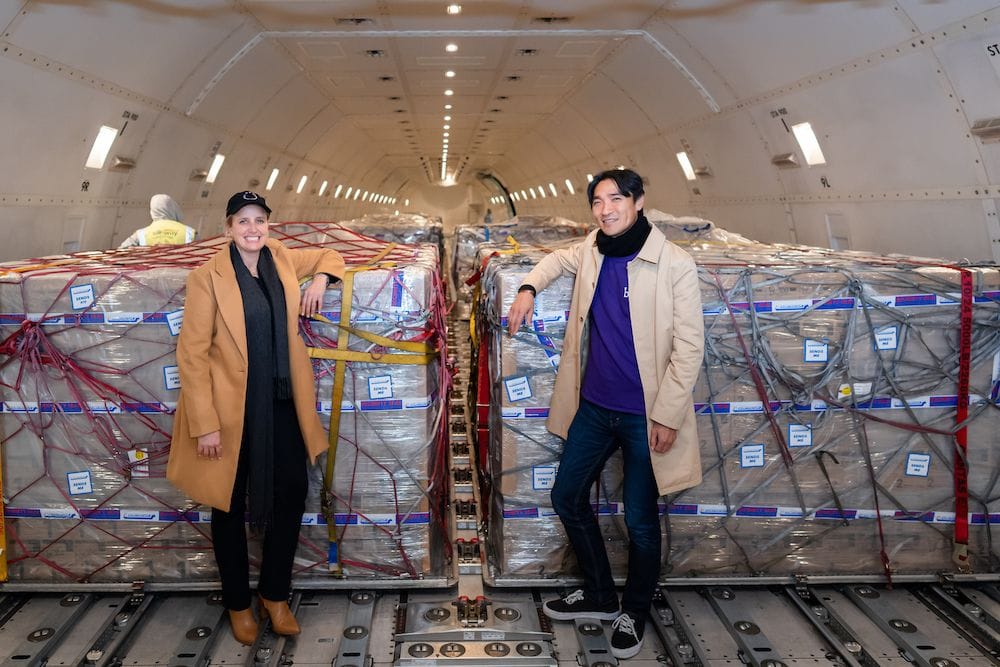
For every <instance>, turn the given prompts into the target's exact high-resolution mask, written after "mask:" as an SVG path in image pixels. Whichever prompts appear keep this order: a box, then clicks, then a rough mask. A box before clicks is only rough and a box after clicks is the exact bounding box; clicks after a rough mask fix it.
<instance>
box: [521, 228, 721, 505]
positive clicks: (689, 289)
mask: <svg viewBox="0 0 1000 667" xmlns="http://www.w3.org/2000/svg"><path fill="white" fill-rule="evenodd" d="M596 238H597V231H596V230H595V231H593V232H591V233H590V234H589V235H588V236H587V238H586V239H584V240H583V241H582V242H580V243H578V244H576V245H574V246H572V247H571V248H565V249H559V250H556V251H554V252H552V253H551V254H550V255H547V256H546V257H545V258H543V259H542V260H541V261H540V262H539V263H538V265H537V266H535V268H534V269H533V270H532V271H531V273H529V274H528V276H527V277H526V278H525V279H524V283H526V284H528V285H531V286H533V287H534V288H535V289H536V290H538V291H541V290H543V289H544V288H545V287H546V286H547V285H549V284H550V283H551V282H552V281H553V280H555V279H556V278H558V277H559V276H560V275H562V274H563V273H569V274H573V275H575V276H576V283H575V285H574V287H573V298H572V301H571V304H570V311H569V322H568V323H567V325H566V339H565V342H564V344H563V350H562V357H561V360H560V362H559V372H558V374H557V375H556V383H555V388H554V389H553V391H552V402H551V404H550V406H549V420H548V429H549V431H551V432H552V433H555V434H556V435H558V436H560V437H561V438H563V439H565V438H566V434H567V432H568V431H569V426H570V423H571V422H572V421H573V417H574V416H575V415H576V411H577V408H578V407H579V405H580V385H581V381H582V379H583V372H582V366H583V363H584V355H585V351H586V337H587V322H588V319H589V318H588V314H589V313H590V305H591V302H592V301H593V299H594V290H595V289H596V287H597V278H598V276H599V275H600V272H601V263H602V262H603V261H604V256H603V255H602V254H601V253H600V252H598V250H597V244H596ZM628 286H629V309H630V312H631V316H632V337H633V339H634V341H635V356H636V360H637V361H638V362H639V375H640V379H641V381H642V391H643V395H644V397H645V400H646V420H647V431H648V430H649V429H651V428H652V424H651V423H650V421H655V422H657V423H659V424H663V425H664V426H667V427H670V428H672V429H675V430H676V431H677V439H676V440H675V441H674V445H673V447H671V448H670V450H669V451H668V452H666V453H663V454H658V453H656V452H653V451H650V455H651V457H652V463H653V472H654V474H655V476H656V484H657V487H658V488H659V491H660V494H661V495H666V494H668V493H675V492H677V491H681V490H683V489H687V488H690V487H692V486H696V485H697V484H699V483H700V482H701V457H700V453H699V446H698V431H697V426H696V421H695V415H694V402H693V399H692V390H693V389H694V385H695V382H696V381H697V379H698V374H699V372H700V370H701V362H702V355H703V354H704V349H705V333H704V321H703V320H702V312H701V295H700V292H699V287H698V271H697V268H696V267H695V263H694V260H693V259H691V256H690V255H688V254H687V253H686V252H684V251H683V250H681V249H680V248H679V247H677V246H676V245H674V244H673V243H671V242H670V241H668V240H667V239H666V237H664V236H663V233H662V232H660V231H659V230H658V229H656V228H655V227H654V228H653V229H652V231H650V233H649V237H648V238H647V239H646V242H645V243H644V244H643V246H642V248H641V249H640V250H639V253H638V255H636V258H635V259H634V260H632V261H631V262H629V265H628Z"/></svg>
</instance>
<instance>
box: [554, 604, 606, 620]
mask: <svg viewBox="0 0 1000 667" xmlns="http://www.w3.org/2000/svg"><path fill="white" fill-rule="evenodd" d="M542 612H543V613H544V614H545V615H546V616H548V617H549V618H551V619H552V620H553V621H575V620H576V619H578V618H592V619H594V620H597V621H613V620H615V619H616V618H618V617H619V616H620V615H621V612H620V611H594V612H566V611H554V610H552V609H549V606H548V604H543V605H542Z"/></svg>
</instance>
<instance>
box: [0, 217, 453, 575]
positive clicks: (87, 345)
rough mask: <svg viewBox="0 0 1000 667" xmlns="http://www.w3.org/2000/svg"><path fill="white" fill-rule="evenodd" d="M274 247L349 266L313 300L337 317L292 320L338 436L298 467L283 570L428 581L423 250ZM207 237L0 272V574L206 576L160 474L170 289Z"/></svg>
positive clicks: (437, 445)
mask: <svg viewBox="0 0 1000 667" xmlns="http://www.w3.org/2000/svg"><path fill="white" fill-rule="evenodd" d="M272 236H273V237H275V238H277V239H279V240H281V241H283V242H284V243H285V244H286V245H288V246H290V247H296V246H304V245H315V246H323V247H330V248H334V249H337V250H338V251H340V252H341V253H342V254H343V255H344V256H345V258H346V260H347V263H348V268H349V270H350V271H349V274H348V277H347V279H345V281H344V283H343V284H337V285H335V286H332V287H331V288H330V289H329V290H328V291H327V293H326V297H325V301H324V305H323V311H324V315H325V317H326V318H327V320H328V321H329V322H333V323H337V324H340V325H343V326H337V325H335V324H332V323H328V322H322V321H309V322H306V321H302V323H301V326H302V328H301V334H302V335H303V336H304V338H305V339H306V341H307V345H309V346H310V347H311V348H314V349H315V356H316V358H315V359H314V370H315V372H316V381H317V397H318V405H317V408H318V409H319V410H320V412H321V416H322V419H323V421H324V423H326V424H328V423H330V421H331V418H333V421H334V423H335V424H337V427H338V433H339V439H338V440H337V448H336V459H335V462H336V465H334V466H332V467H328V466H327V465H326V462H325V461H322V460H321V461H320V462H319V464H318V465H317V467H316V468H315V469H313V470H312V471H311V478H312V484H311V488H310V497H309V500H308V504H307V508H306V516H305V519H304V523H305V524H306V527H304V528H303V532H302V541H301V542H302V543H301V547H300V551H299V554H298V558H297V561H296V568H295V569H296V574H295V576H296V579H302V578H306V577H316V576H328V575H327V574H326V573H327V572H328V570H330V569H334V570H335V571H336V572H337V573H339V574H346V575H349V576H352V577H354V576H362V577H372V576H374V577H391V578H393V579H396V578H399V577H407V578H414V579H416V578H428V577H442V576H445V574H446V572H445V562H444V561H445V559H444V555H443V554H440V553H438V551H436V550H437V548H438V547H437V546H433V547H432V545H438V544H439V543H440V542H441V541H442V536H441V530H442V526H443V520H442V514H441V506H442V502H443V498H442V495H441V491H440V487H441V483H440V480H441V479H442V477H441V463H440V457H441V456H442V455H443V448H442V442H443V436H444V428H443V427H442V425H441V421H442V415H443V410H442V405H443V399H442V398H441V396H442V394H443V393H444V392H445V390H446V388H445V387H444V386H443V380H442V377H441V372H442V369H441V365H440V363H439V362H438V358H437V356H436V355H435V354H433V353H431V352H430V350H433V349H435V348H436V345H437V342H438V340H439V338H440V337H441V334H442V332H443V325H442V319H441V317H442V313H443V304H442V303H441V282H440V279H439V276H438V261H439V260H438V255H437V251H436V248H435V247H434V246H431V245H420V246H405V245H397V246H394V247H391V248H390V246H389V245H388V244H386V243H385V242H382V241H378V240H375V239H371V238H368V237H364V236H361V235H359V234H356V233H354V232H352V231H349V230H346V229H343V228H341V227H339V226H336V225H330V224H323V223H309V224H295V225H291V224H290V225H275V226H272ZM224 243H225V241H224V240H222V239H208V240H205V241H201V242H198V243H195V244H191V245H187V246H179V247H167V246H161V247H157V248H142V249H135V250H132V251H127V252H120V251H109V252H106V253H86V254H79V255H73V256H66V257H58V258H46V259H45V260H36V261H34V262H21V263H8V264H5V265H3V266H2V267H0V271H2V273H0V327H2V328H3V336H2V340H3V343H2V346H0V354H2V355H3V356H2V358H0V383H2V386H0V390H2V393H3V396H2V398H3V401H4V402H3V412H2V413H0V427H2V431H3V462H2V463H3V475H4V498H5V508H4V509H5V514H6V517H7V526H6V527H7V538H8V540H7V541H8V544H7V546H8V549H7V553H6V556H7V559H8V563H9V572H10V579H11V580H16V581H26V582H28V581H32V582H40V581H88V582H118V581H125V582H128V581H136V580H145V581H185V582H190V581H194V580H212V579H215V578H216V577H217V574H216V571H215V565H214V557H213V556H212V553H211V545H210V542H209V538H208V535H209V526H208V520H209V515H210V512H209V511H208V508H205V507H196V506H195V505H194V503H192V502H191V501H190V500H189V499H187V498H185V497H183V496H182V495H181V494H179V493H178V492H177V491H176V490H175V489H174V488H173V487H172V486H171V485H170V484H169V483H168V482H167V481H166V479H165V478H164V474H165V468H166V458H167V455H168V451H169V442H170V432H171V422H172V412H173V408H174V406H175V405H176V401H177V391H178V389H179V384H180V381H179V377H178V375H177V367H176V362H175V359H174V349H175V346H176V341H177V338H176V336H177V334H178V333H179V331H180V326H181V322H182V318H183V305H184V283H185V280H186V277H187V274H188V273H189V272H190V270H191V269H193V268H195V267H196V266H199V265H200V264H202V263H203V262H204V261H205V260H206V259H207V258H208V257H211V256H212V255H213V254H214V253H215V252H217V251H218V250H219V249H220V248H221V247H222V245H223V244H224ZM348 285H350V289H351V292H352V295H351V299H350V301H349V305H348V307H347V308H345V307H343V306H342V294H343V293H344V292H345V291H346V290H347V289H348ZM405 341H409V343H406V342H405ZM424 348H426V349H424ZM344 352H348V353H349V354H343V353H344ZM338 355H339V357H340V360H339V361H338V359H337V358H336V357H338ZM345 357H346V358H345ZM338 375H339V376H341V377H342V378H343V380H344V381H343V385H342V386H343V391H342V396H341V397H340V398H339V399H338V400H337V401H336V409H335V408H334V400H333V396H332V387H333V384H334V381H335V380H336V378H337V377H338ZM338 422H339V423H338ZM328 472H330V473H332V474H331V475H329V477H327V475H326V473H328ZM325 480H326V481H329V482H330V483H329V484H328V485H327V484H325ZM331 525H332V531H331V532H330V533H328V530H330V528H331ZM255 560H256V558H255V556H254V555H252V563H253V562H254V561H255Z"/></svg>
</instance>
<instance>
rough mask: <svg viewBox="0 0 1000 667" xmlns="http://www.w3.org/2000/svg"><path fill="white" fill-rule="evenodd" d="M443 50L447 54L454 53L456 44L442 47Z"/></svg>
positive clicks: (456, 48) (456, 47) (456, 49)
mask: <svg viewBox="0 0 1000 667" xmlns="http://www.w3.org/2000/svg"><path fill="white" fill-rule="evenodd" d="M444 50H445V51H447V52H448V53H455V51H458V44H448V45H447V46H445V47H444Z"/></svg>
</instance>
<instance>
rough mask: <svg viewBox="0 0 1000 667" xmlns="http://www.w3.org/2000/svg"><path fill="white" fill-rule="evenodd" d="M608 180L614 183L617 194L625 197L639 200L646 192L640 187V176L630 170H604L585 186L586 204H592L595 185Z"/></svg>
mask: <svg viewBox="0 0 1000 667" xmlns="http://www.w3.org/2000/svg"><path fill="white" fill-rule="evenodd" d="M608 179H611V180H612V181H614V182H615V185H617V186H618V192H620V193H622V194H623V195H625V196H626V197H631V198H632V199H639V197H641V196H643V195H644V194H646V191H645V190H644V189H643V187H642V176H640V175H639V174H637V173H635V172H634V171H632V170H631V169H606V170H605V171H602V172H601V173H599V174H598V175H597V176H594V180H592V181H591V182H590V184H588V185H587V202H588V203H590V204H593V203H594V188H596V187H597V184H598V183H600V182H601V181H606V180H608Z"/></svg>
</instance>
